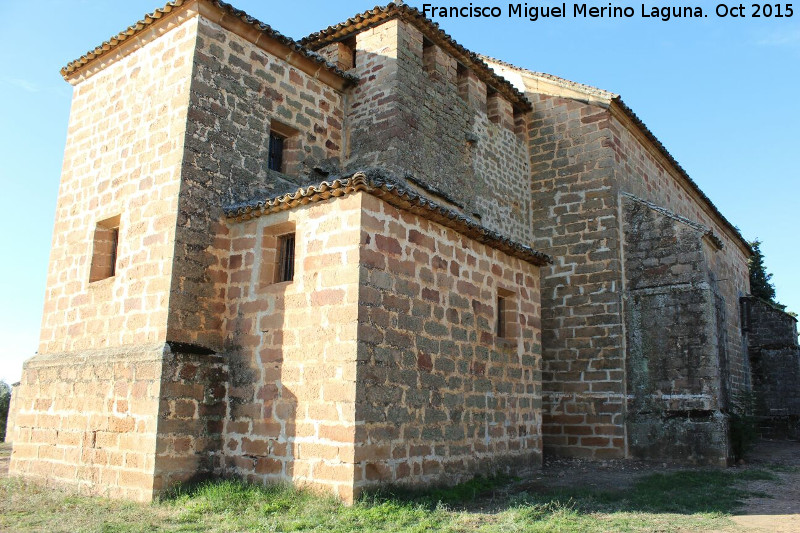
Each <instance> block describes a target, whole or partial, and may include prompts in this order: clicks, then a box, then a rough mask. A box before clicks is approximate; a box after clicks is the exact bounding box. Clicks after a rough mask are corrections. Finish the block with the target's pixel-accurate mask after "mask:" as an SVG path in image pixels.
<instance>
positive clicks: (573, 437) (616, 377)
mask: <svg viewBox="0 0 800 533" xmlns="http://www.w3.org/2000/svg"><path fill="white" fill-rule="evenodd" d="M532 90H533V89H531V91H532ZM526 96H527V97H528V98H529V99H530V100H531V101H532V102H533V106H534V112H533V119H532V121H531V125H530V132H529V138H530V154H531V189H532V196H531V202H532V219H533V235H534V239H533V247H534V248H536V249H538V250H542V251H543V252H545V253H548V254H550V255H552V256H553V258H554V263H553V264H552V265H550V266H548V267H544V268H543V269H542V332H543V341H542V344H543V364H542V380H543V389H544V393H543V394H544V413H543V434H544V448H545V453H553V454H557V455H563V456H577V457H587V458H595V459H607V458H621V457H624V456H625V455H626V446H625V445H626V443H625V427H624V412H625V395H626V391H625V356H624V349H623V345H624V327H623V315H622V272H621V270H622V269H621V261H620V251H619V250H620V246H621V244H622V243H621V235H620V230H619V218H618V216H619V215H618V210H617V205H618V204H617V197H618V194H619V186H618V183H617V181H616V180H615V177H614V164H615V163H614V152H613V150H612V149H611V147H610V145H611V141H612V135H611V132H610V131H609V130H608V118H607V117H606V116H605V115H604V110H603V109H602V108H601V107H599V106H596V105H591V104H588V103H582V102H578V101H575V100H573V99H570V98H561V97H555V96H548V95H546V94H540V93H538V92H530V91H529V92H526Z"/></svg>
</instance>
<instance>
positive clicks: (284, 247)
mask: <svg viewBox="0 0 800 533" xmlns="http://www.w3.org/2000/svg"><path fill="white" fill-rule="evenodd" d="M294 235H295V234H294V233H289V234H288V235H281V236H280V237H278V251H279V253H278V279H277V280H276V281H277V282H278V283H280V282H282V281H292V280H293V279H294V240H295V239H294Z"/></svg>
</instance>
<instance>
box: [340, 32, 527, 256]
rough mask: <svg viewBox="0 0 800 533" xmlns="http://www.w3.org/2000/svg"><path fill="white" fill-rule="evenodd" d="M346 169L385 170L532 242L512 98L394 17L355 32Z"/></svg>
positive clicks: (524, 167) (524, 160) (522, 147)
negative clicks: (355, 82)
mask: <svg viewBox="0 0 800 533" xmlns="http://www.w3.org/2000/svg"><path fill="white" fill-rule="evenodd" d="M355 41H356V45H355V67H354V69H353V72H354V73H355V74H356V75H358V76H359V78H360V82H359V85H358V86H357V87H356V88H354V89H353V90H352V94H351V101H350V103H349V106H348V112H347V116H348V123H349V126H350V141H349V145H348V147H347V157H346V167H347V168H348V169H349V170H352V171H356V170H362V169H364V168H369V167H374V166H380V167H384V168H386V169H388V170H390V171H392V172H394V173H396V174H397V175H398V177H400V178H405V177H411V178H412V180H413V181H414V182H416V183H421V184H422V185H423V188H422V189H421V190H420V192H421V193H423V194H430V195H432V198H433V199H434V200H436V201H438V202H440V203H442V202H444V203H447V204H449V206H450V207H452V208H455V209H457V210H459V211H460V212H462V213H463V214H465V215H467V216H470V217H474V218H476V219H477V220H479V221H480V222H481V223H482V224H483V225H485V226H486V227H488V228H490V229H493V230H496V231H499V232H502V233H503V234H505V235H507V236H509V237H511V238H513V239H515V240H517V241H520V242H525V243H527V242H529V240H530V220H531V219H530V206H529V205H528V203H527V202H526V201H524V199H525V198H528V197H529V194H530V186H529V180H528V175H529V162H528V157H527V150H526V146H525V135H524V130H525V128H524V127H523V126H520V128H517V126H516V123H515V120H519V121H522V122H524V121H525V120H527V117H526V116H525V113H519V114H518V115H519V116H517V115H515V113H514V110H513V109H512V105H511V103H510V102H508V101H507V100H505V99H504V98H503V97H501V96H499V95H494V96H488V92H487V87H486V84H485V83H484V82H482V81H481V80H480V79H478V77H477V76H476V74H475V73H474V72H472V71H470V70H469V68H467V67H465V66H463V65H461V66H460V65H459V64H458V62H457V61H456V59H455V58H453V57H452V56H450V55H449V54H448V53H447V52H446V51H444V50H442V49H441V48H440V47H439V46H438V45H436V44H434V43H433V42H429V41H428V40H427V38H426V37H425V36H424V34H423V33H422V32H421V31H420V29H418V28H417V27H416V26H414V25H413V24H410V23H408V22H405V21H402V20H398V19H394V20H389V21H387V22H385V23H383V24H380V25H378V26H376V27H374V28H370V29H367V30H365V31H362V32H360V33H359V34H357V35H356V36H355Z"/></svg>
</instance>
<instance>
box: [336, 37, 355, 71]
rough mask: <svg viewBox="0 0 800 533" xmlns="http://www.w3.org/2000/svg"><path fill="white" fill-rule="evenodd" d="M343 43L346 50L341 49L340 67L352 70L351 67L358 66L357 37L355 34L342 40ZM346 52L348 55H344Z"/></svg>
mask: <svg viewBox="0 0 800 533" xmlns="http://www.w3.org/2000/svg"><path fill="white" fill-rule="evenodd" d="M342 45H344V47H345V50H341V51H340V53H341V54H342V57H341V58H340V59H339V68H341V69H342V70H345V71H347V70H350V69H351V68H355V67H356V37H355V35H354V36H352V37H350V38H349V39H345V40H344V41H342ZM345 52H346V53H347V55H348V57H344V54H345Z"/></svg>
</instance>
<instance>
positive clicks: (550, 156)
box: [10, 0, 750, 501]
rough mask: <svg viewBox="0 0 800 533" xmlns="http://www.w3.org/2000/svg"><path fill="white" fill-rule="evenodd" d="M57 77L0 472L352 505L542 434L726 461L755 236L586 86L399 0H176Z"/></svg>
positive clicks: (513, 457)
mask: <svg viewBox="0 0 800 533" xmlns="http://www.w3.org/2000/svg"><path fill="white" fill-rule="evenodd" d="M62 74H63V76H64V77H65V79H66V80H67V81H68V82H69V83H71V84H72V85H73V87H74V96H73V102H72V111H71V114H70V122H69V130H68V137H67V147H66V152H65V156H64V166H63V171H62V176H61V189H60V192H59V200H58V206H57V212H56V225H55V229H54V234H53V245H52V252H51V259H50V268H49V274H48V282H47V293H46V299H45V309H44V316H43V320H42V332H41V341H40V347H39V352H38V355H37V356H35V357H34V358H32V359H30V360H29V361H28V362H26V364H25V367H24V372H23V377H22V380H21V383H20V385H19V388H18V391H17V394H16V398H15V407H14V411H15V420H14V430H13V431H14V433H13V441H14V449H13V453H12V458H11V466H10V469H11V473H12V474H13V475H22V476H27V477H31V478H36V479H40V480H45V481H47V482H48V483H53V484H61V485H69V486H74V487H78V488H79V489H81V490H85V491H89V492H93V493H99V494H106V495H109V496H114V497H127V498H134V499H139V500H149V499H151V498H152V497H153V496H154V495H157V494H158V493H160V492H161V491H162V490H164V489H165V488H167V487H168V486H170V485H172V484H174V483H175V482H179V481H184V480H188V479H193V478H197V477H198V476H204V475H219V474H226V475H237V476H240V477H243V478H246V479H249V480H253V481H259V482H269V481H290V482H295V483H301V484H309V485H312V486H315V487H319V488H321V489H323V490H326V491H330V492H333V493H335V494H337V495H338V496H340V497H341V498H343V499H344V500H347V501H351V500H352V499H353V498H354V497H356V496H357V495H358V493H359V492H360V491H362V490H363V489H365V488H368V487H370V486H374V485H376V484H379V483H399V484H408V485H424V484H430V483H453V482H457V481H459V480H463V479H465V478H466V477H468V476H471V475H473V474H474V473H477V472H493V471H497V470H500V469H503V468H510V467H513V468H515V469H516V470H518V471H519V470H521V469H525V468H535V467H537V466H539V465H540V464H541V458H542V453H543V452H548V453H555V454H560V455H567V456H581V457H590V458H597V459H601V458H624V457H641V458H667V459H680V460H687V461H691V462H697V463H712V464H724V463H725V462H726V460H727V458H728V455H729V453H728V424H727V407H728V403H727V402H728V398H729V395H730V394H732V393H734V392H736V391H739V390H743V389H747V388H748V387H749V379H750V378H749V376H750V369H749V365H748V360H747V357H746V346H745V342H746V341H745V339H744V337H743V335H742V332H741V326H740V312H739V299H740V297H742V296H745V295H747V293H748V292H749V291H748V277H747V258H748V256H749V253H750V250H749V248H748V246H747V243H746V242H744V240H743V239H742V238H741V236H740V235H739V233H738V232H737V231H736V229H735V228H734V227H733V226H732V225H731V224H730V223H729V222H728V221H727V220H726V219H725V218H724V217H723V216H722V215H721V214H720V213H719V212H718V211H717V210H716V208H714V206H713V204H712V203H711V202H710V200H709V199H708V198H707V197H706V196H705V195H703V193H702V192H701V191H700V190H699V188H698V187H697V185H696V184H695V183H694V182H693V181H692V180H691V179H690V178H689V176H687V175H686V173H685V172H684V171H683V170H682V169H681V167H680V166H679V165H678V163H677V162H676V161H675V160H674V159H673V158H672V157H671V156H670V155H669V153H668V152H667V151H666V149H665V148H664V147H663V146H662V145H661V144H660V143H659V142H658V141H657V140H656V138H655V137H654V136H653V135H652V134H651V133H650V132H649V131H648V130H647V128H646V127H645V126H644V124H642V122H641V121H640V120H639V119H638V118H637V117H636V115H635V114H633V112H632V111H631V110H630V109H629V108H628V107H627V106H626V105H625V104H624V103H623V102H622V100H621V99H620V98H619V97H618V96H617V95H613V94H611V93H607V92H604V91H601V90H598V89H594V88H591V87H587V86H584V85H579V84H576V83H572V82H569V81H566V80H562V79H560V78H556V77H553V76H549V75H545V74H540V73H536V72H530V71H526V70H523V69H519V68H516V67H513V66H511V65H508V64H505V63H502V62H500V61H497V60H494V59H491V58H486V57H481V56H478V55H476V54H474V53H473V52H470V51H468V50H466V49H464V48H463V47H462V46H460V45H459V44H458V43H456V42H455V41H453V40H452V39H451V38H450V37H449V36H448V35H447V34H445V33H444V32H443V31H441V30H440V29H439V28H438V26H437V25H435V24H433V23H432V22H431V21H429V20H427V19H425V18H424V17H422V15H421V14H420V13H419V12H418V11H417V10H415V9H413V8H410V7H407V6H405V5H394V4H389V5H388V6H386V7H380V8H375V9H373V10H371V11H367V12H365V13H362V14H360V15H357V16H355V17H353V18H351V19H349V20H347V21H345V22H344V23H341V24H338V25H336V26H331V27H329V28H327V29H325V30H323V31H321V32H319V33H315V34H313V35H310V36H308V37H306V38H305V39H303V40H301V41H299V42H295V41H293V40H292V39H289V38H287V37H285V36H283V35H281V34H280V33H278V32H277V31H275V30H273V29H272V28H271V27H269V26H267V25H265V24H263V23H261V22H259V21H257V20H254V19H252V18H250V17H249V16H247V15H246V14H244V13H242V12H241V11H238V10H236V9H235V8H233V7H231V6H229V5H227V4H225V3H223V2H219V1H215V0H186V1H184V0H176V1H174V2H170V3H169V4H167V6H165V7H164V8H162V9H160V10H158V11H156V12H155V13H153V14H151V15H149V16H148V17H146V18H145V19H144V20H142V21H140V22H139V23H137V24H136V25H134V26H131V27H130V28H128V29H127V30H125V31H123V32H122V33H120V34H119V35H117V36H115V37H113V38H112V39H111V40H109V41H108V42H106V43H103V45H101V46H100V47H98V48H96V49H95V50H93V51H91V52H89V53H87V54H86V55H85V56H83V57H81V58H80V59H78V60H76V61H74V62H72V63H70V64H69V65H68V66H67V67H65V68H64V69H63V70H62Z"/></svg>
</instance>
